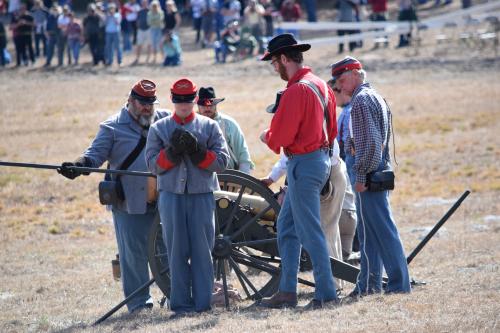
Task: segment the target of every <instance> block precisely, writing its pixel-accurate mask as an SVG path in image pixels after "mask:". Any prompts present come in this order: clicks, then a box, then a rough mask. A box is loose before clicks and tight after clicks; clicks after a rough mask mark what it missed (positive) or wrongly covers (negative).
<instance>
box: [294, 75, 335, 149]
mask: <svg viewBox="0 0 500 333" xmlns="http://www.w3.org/2000/svg"><path fill="white" fill-rule="evenodd" d="M299 83H302V84H305V85H306V86H307V87H309V88H310V89H311V90H312V91H313V92H314V94H315V95H316V96H317V97H318V99H319V101H320V103H321V105H323V132H324V133H325V136H326V140H327V141H328V143H330V140H329V138H328V130H327V128H328V126H327V125H328V123H329V119H328V88H327V86H326V82H323V83H324V88H325V98H323V95H321V92H320V91H319V89H318V87H316V85H315V84H314V83H312V82H311V81H308V80H304V79H302V80H300V81H299ZM332 142H333V141H332Z"/></svg>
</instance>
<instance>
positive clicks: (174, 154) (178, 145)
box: [165, 128, 186, 164]
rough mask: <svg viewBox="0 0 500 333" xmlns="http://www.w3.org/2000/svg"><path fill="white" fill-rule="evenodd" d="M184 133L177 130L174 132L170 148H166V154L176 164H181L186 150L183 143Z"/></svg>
mask: <svg viewBox="0 0 500 333" xmlns="http://www.w3.org/2000/svg"><path fill="white" fill-rule="evenodd" d="M184 132H185V131H184V130H182V129H179V128H176V129H175V130H174V133H172V137H171V138H170V146H169V147H168V148H165V154H166V155H167V158H168V159H169V160H170V162H172V163H174V164H179V163H181V161H182V155H183V154H184V151H185V150H186V147H185V146H184V143H183V142H182V141H181V135H182V134H183V133H184Z"/></svg>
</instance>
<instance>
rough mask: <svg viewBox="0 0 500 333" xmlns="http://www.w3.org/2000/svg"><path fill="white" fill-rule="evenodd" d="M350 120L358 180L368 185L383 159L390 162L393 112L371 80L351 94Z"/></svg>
mask: <svg viewBox="0 0 500 333" xmlns="http://www.w3.org/2000/svg"><path fill="white" fill-rule="evenodd" d="M351 104H352V109H351V121H352V131H353V139H352V140H353V141H351V142H350V144H351V147H354V148H355V149H354V150H355V163H354V171H355V172H356V182H358V183H362V184H365V183H366V174H367V173H370V172H372V171H375V170H377V168H378V167H379V165H380V162H381V161H382V157H383V156H382V155H383V150H384V149H383V148H384V147H385V148H386V149H387V151H386V152H385V159H386V161H387V162H389V161H390V154H389V147H388V145H387V143H388V142H389V138H390V131H389V130H390V121H391V117H392V116H391V113H390V110H389V108H388V107H387V104H386V102H385V100H384V99H383V98H382V96H380V95H379V94H378V93H377V92H376V91H375V89H373V88H372V87H371V86H370V84H369V83H363V84H361V85H360V86H359V87H357V88H356V90H354V93H353V95H352V102H351Z"/></svg>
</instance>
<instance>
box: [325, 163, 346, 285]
mask: <svg viewBox="0 0 500 333" xmlns="http://www.w3.org/2000/svg"><path fill="white" fill-rule="evenodd" d="M344 171H345V163H344V162H343V161H341V160H340V161H339V163H338V164H337V165H334V166H332V172H331V174H330V181H331V183H332V185H333V186H332V194H331V195H330V196H329V197H326V198H321V204H320V216H321V229H323V232H324V233H325V238H326V241H327V247H328V254H329V255H330V257H333V258H335V259H338V260H342V244H341V241H340V232H339V219H340V214H341V212H342V203H343V201H344V195H345V189H346V186H347V180H346V177H345V172H344ZM336 283H337V286H338V287H341V286H342V284H341V283H340V281H338V279H336Z"/></svg>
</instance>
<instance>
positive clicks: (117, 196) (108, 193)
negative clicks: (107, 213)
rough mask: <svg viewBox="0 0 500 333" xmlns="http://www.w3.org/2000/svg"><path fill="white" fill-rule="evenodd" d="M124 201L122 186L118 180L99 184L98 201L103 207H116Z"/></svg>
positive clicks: (104, 181)
mask: <svg viewBox="0 0 500 333" xmlns="http://www.w3.org/2000/svg"><path fill="white" fill-rule="evenodd" d="M123 200H125V195H124V192H123V186H122V183H121V181H120V180H119V179H118V180H103V181H102V182H100V183H99V201H100V202H101V204H103V205H116V204H118V203H120V202H122V201H123Z"/></svg>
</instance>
